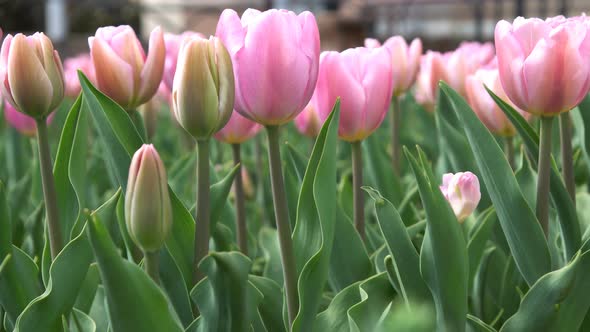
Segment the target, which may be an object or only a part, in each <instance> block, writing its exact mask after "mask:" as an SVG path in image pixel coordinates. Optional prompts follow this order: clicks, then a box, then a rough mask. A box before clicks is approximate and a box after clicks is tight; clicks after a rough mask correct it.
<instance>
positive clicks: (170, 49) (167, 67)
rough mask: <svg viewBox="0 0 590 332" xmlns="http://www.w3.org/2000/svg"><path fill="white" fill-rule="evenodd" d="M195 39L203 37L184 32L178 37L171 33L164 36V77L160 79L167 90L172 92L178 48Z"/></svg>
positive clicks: (195, 33)
mask: <svg viewBox="0 0 590 332" xmlns="http://www.w3.org/2000/svg"><path fill="white" fill-rule="evenodd" d="M195 37H201V38H205V36H203V35H202V34H200V33H198V32H193V31H185V32H183V33H181V34H178V35H176V34H173V33H165V34H164V44H165V45H166V61H165V62H164V77H163V78H162V83H163V84H164V85H165V86H166V88H168V90H172V84H173V82H174V73H176V64H177V62H178V53H179V52H180V47H181V46H182V44H183V43H184V41H185V40H186V39H189V38H195Z"/></svg>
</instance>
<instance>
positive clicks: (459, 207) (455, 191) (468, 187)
mask: <svg viewBox="0 0 590 332" xmlns="http://www.w3.org/2000/svg"><path fill="white" fill-rule="evenodd" d="M440 190H441V191H442V193H443V196H445V198H446V199H447V201H448V202H449V204H451V208H452V209H453V212H454V213H455V216H456V217H457V219H458V220H459V222H463V220H465V218H467V217H469V216H470V215H471V214H472V213H473V211H474V210H475V208H476V207H477V204H479V200H480V199H481V192H480V189H479V180H478V179H477V176H476V175H475V174H473V173H471V172H459V173H455V174H453V173H447V174H444V175H443V183H442V186H440Z"/></svg>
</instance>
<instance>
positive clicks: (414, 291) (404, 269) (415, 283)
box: [363, 187, 432, 305]
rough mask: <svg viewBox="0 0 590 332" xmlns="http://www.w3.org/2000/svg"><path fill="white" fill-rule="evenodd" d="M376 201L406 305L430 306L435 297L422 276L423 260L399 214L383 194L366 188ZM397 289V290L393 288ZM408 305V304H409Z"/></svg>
mask: <svg viewBox="0 0 590 332" xmlns="http://www.w3.org/2000/svg"><path fill="white" fill-rule="evenodd" d="M363 189H364V190H365V191H366V192H367V193H369V195H370V196H371V198H372V199H373V201H374V209H375V214H376V215H377V223H378V225H379V229H380V230H381V234H383V238H385V244H386V246H387V250H388V252H389V255H391V257H392V263H393V264H394V268H395V270H397V271H399V279H398V280H397V283H396V284H397V285H401V287H403V288H404V289H405V292H406V293H407V297H408V298H407V299H405V300H406V304H407V305H410V302H429V301H431V299H432V297H431V296H430V293H429V292H428V288H427V286H426V284H425V283H424V280H423V279H422V276H421V275H420V257H419V256H418V252H417V251H416V248H415V247H414V244H413V243H412V240H411V239H410V236H409V235H408V233H407V231H406V227H405V225H404V222H403V221H402V219H401V217H400V215H399V213H398V212H397V210H396V209H395V207H394V206H393V204H391V202H390V201H388V200H387V199H385V198H384V197H383V196H381V194H380V193H379V192H378V191H376V190H374V189H372V188H369V187H364V188H363ZM394 287H396V286H395V285H394ZM399 287H400V286H397V287H396V291H397V292H398V294H402V292H401V289H399ZM408 301H409V302H408Z"/></svg>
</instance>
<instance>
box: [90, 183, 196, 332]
mask: <svg viewBox="0 0 590 332" xmlns="http://www.w3.org/2000/svg"><path fill="white" fill-rule="evenodd" d="M119 195H120V191H119V192H117V194H115V196H114V197H113V198H111V199H110V200H109V201H108V202H107V203H105V205H103V206H102V207H101V208H100V209H99V210H98V211H97V212H96V213H94V214H92V215H91V216H90V220H89V222H88V225H87V234H88V237H89V238H90V243H91V245H92V250H93V251H94V255H95V257H96V260H97V262H98V268H99V271H100V277H101V280H102V283H103V285H104V290H105V294H106V299H107V303H108V315H109V317H110V323H111V328H112V330H113V331H114V332H118V331H170V332H174V331H184V329H183V328H182V325H181V324H180V322H179V319H178V317H177V316H176V313H175V312H174V311H172V305H171V304H170V303H169V301H168V299H167V298H166V295H165V294H164V292H163V291H162V290H161V289H160V288H159V287H158V286H157V285H156V284H155V283H154V282H153V281H152V279H151V278H150V277H149V276H148V275H147V274H146V273H145V272H144V271H143V270H141V269H140V268H139V267H138V266H137V265H135V264H133V263H131V262H129V261H126V260H124V259H123V258H122V257H121V256H120V255H119V252H118V250H117V248H116V247H115V245H114V244H113V242H112V240H111V238H110V236H109V234H108V231H107V230H106V228H105V227H104V225H103V223H102V222H101V219H102V216H103V215H107V216H108V215H110V216H113V215H114V212H115V211H114V210H115V206H116V202H117V199H118V196H119ZM146 313H157V314H146Z"/></svg>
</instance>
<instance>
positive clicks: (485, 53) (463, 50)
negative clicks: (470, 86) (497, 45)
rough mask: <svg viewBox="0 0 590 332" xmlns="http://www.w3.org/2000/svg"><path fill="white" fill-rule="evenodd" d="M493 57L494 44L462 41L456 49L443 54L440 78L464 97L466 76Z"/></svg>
mask: <svg viewBox="0 0 590 332" xmlns="http://www.w3.org/2000/svg"><path fill="white" fill-rule="evenodd" d="M493 58H494V46H493V45H492V44H491V43H485V44H481V43H477V42H463V43H461V45H460V46H459V47H458V48H457V49H456V50H454V51H452V52H447V53H445V54H444V58H443V59H444V60H445V61H444V74H443V77H442V80H443V81H445V82H447V83H448V84H449V85H450V86H451V87H452V88H453V89H454V90H455V91H457V92H458V93H459V94H461V95H462V96H464V97H465V96H466V95H467V94H466V91H465V81H466V80H467V76H469V75H471V74H473V73H475V72H476V71H477V70H478V69H479V68H481V67H482V66H484V65H486V64H488V63H489V62H490V61H491V60H492V59H493Z"/></svg>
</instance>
